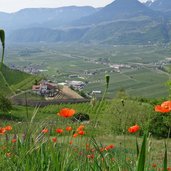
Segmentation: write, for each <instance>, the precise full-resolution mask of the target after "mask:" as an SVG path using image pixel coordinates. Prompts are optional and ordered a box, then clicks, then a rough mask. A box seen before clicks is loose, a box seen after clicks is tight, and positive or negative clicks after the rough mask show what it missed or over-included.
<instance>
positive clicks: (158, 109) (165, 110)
mask: <svg viewBox="0 0 171 171" xmlns="http://www.w3.org/2000/svg"><path fill="white" fill-rule="evenodd" d="M155 111H156V112H160V113H167V112H169V111H170V110H169V109H167V108H164V107H162V106H160V105H157V106H155Z"/></svg>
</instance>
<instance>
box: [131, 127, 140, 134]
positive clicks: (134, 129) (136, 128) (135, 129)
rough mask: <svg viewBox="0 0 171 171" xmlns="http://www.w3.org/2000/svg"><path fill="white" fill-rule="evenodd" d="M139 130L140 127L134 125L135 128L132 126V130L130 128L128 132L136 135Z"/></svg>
mask: <svg viewBox="0 0 171 171" xmlns="http://www.w3.org/2000/svg"><path fill="white" fill-rule="evenodd" d="M139 129H140V127H139V126H138V125H134V126H131V127H130V128H128V132H129V133H135V132H137V131H138V130H139Z"/></svg>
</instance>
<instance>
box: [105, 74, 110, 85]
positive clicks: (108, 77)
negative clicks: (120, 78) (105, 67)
mask: <svg viewBox="0 0 171 171" xmlns="http://www.w3.org/2000/svg"><path fill="white" fill-rule="evenodd" d="M109 80H110V76H109V75H106V86H107V88H108V87H109Z"/></svg>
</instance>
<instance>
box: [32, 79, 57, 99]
mask: <svg viewBox="0 0 171 171" xmlns="http://www.w3.org/2000/svg"><path fill="white" fill-rule="evenodd" d="M32 91H33V92H34V93H36V94H38V95H41V96H47V97H54V96H55V95H56V94H57V92H58V89H57V86H56V84H53V83H50V82H48V81H42V82H41V83H40V84H39V85H33V86H32Z"/></svg>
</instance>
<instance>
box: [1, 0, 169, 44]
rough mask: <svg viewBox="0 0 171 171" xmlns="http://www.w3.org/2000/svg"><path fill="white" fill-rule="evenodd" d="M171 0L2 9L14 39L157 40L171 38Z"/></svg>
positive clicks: (121, 0) (5, 25)
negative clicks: (7, 11) (8, 10)
mask: <svg viewBox="0 0 171 171" xmlns="http://www.w3.org/2000/svg"><path fill="white" fill-rule="evenodd" d="M170 21H171V1H170V0H155V1H154V2H153V1H147V3H144V4H143V3H140V2H139V1H138V0H115V1H114V2H112V3H111V4H109V5H107V6H105V7H103V8H93V7H89V6H85V7H76V6H70V7H61V8H55V9H53V8H52V9H51V8H32V9H23V10H20V11H18V12H16V13H3V12H0V27H1V28H4V29H5V30H6V31H7V40H8V41H11V42H83V43H102V44H156V43H168V42H170V40H171V31H170V27H171V22H170Z"/></svg>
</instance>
